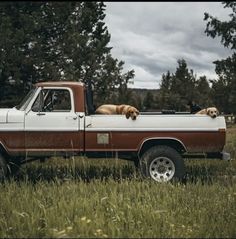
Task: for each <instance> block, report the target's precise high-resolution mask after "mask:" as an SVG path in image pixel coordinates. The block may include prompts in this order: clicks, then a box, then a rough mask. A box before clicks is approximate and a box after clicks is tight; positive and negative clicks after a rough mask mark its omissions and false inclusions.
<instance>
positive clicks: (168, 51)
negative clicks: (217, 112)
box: [105, 2, 231, 89]
mask: <svg viewBox="0 0 236 239" xmlns="http://www.w3.org/2000/svg"><path fill="white" fill-rule="evenodd" d="M105 4H106V18H105V22H106V25H107V27H108V31H109V33H110V34H111V42H110V45H111V46H112V47H113V49H112V55H113V57H115V58H118V59H119V60H123V61H125V67H124V70H125V71H127V70H131V69H134V70H135V78H134V84H133V85H130V87H135V88H149V89H151V88H159V83H160V80H161V76H162V74H163V73H166V72H167V71H168V70H169V71H170V72H171V73H174V72H175V70H176V67H177V60H178V59H185V60H186V61H187V64H188V68H189V69H193V70H194V73H195V74H197V76H198V77H199V76H201V75H206V76H207V77H208V78H211V79H213V78H216V74H215V66H214V64H213V63H212V62H213V61H214V60H217V59H223V58H225V57H227V56H229V55H230V54H231V53H230V51H229V50H228V49H225V48H224V47H223V45H222V44H221V43H220V38H216V39H212V38H211V37H208V36H207V35H206V34H205V33H204V31H205V28H206V21H203V18H204V12H208V13H210V14H211V15H213V16H217V17H218V19H220V20H227V19H229V17H228V15H229V13H231V12H230V9H225V8H223V4H221V3H220V2H105Z"/></svg>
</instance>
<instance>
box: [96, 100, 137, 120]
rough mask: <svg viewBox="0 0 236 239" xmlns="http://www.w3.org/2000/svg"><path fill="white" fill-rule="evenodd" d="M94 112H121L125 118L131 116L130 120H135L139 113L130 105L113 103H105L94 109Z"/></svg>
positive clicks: (106, 113) (107, 113)
mask: <svg viewBox="0 0 236 239" xmlns="http://www.w3.org/2000/svg"><path fill="white" fill-rule="evenodd" d="M95 113H96V114H105V115H113V114H121V115H125V116H126V118H127V119H129V118H130V117H131V119H132V120H136V118H137V116H138V115H139V111H138V110H137V109H136V108H135V107H134V106H131V105H125V104H122V105H113V104H106V105H101V106H99V107H98V108H97V109H96V111H95Z"/></svg>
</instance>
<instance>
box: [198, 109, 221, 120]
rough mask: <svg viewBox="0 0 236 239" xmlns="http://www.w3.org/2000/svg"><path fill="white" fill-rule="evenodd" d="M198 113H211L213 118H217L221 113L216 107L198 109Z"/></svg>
mask: <svg viewBox="0 0 236 239" xmlns="http://www.w3.org/2000/svg"><path fill="white" fill-rule="evenodd" d="M196 114H200V115H209V116H210V117H211V118H216V116H218V115H219V111H218V109H216V108H215V107H209V108H206V109H202V110H200V111H198V112H197V113H196Z"/></svg>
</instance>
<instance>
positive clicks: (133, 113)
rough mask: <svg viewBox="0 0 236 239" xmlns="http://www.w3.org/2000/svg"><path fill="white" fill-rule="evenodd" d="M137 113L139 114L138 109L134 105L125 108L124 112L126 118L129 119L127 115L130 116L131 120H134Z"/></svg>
mask: <svg viewBox="0 0 236 239" xmlns="http://www.w3.org/2000/svg"><path fill="white" fill-rule="evenodd" d="M138 115H139V111H138V110H137V109H136V108H135V107H133V106H129V107H128V108H127V111H126V114H125V116H126V118H127V119H129V117H131V119H132V120H136V118H137V116H138Z"/></svg>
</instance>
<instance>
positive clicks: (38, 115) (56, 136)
mask: <svg viewBox="0 0 236 239" xmlns="http://www.w3.org/2000/svg"><path fill="white" fill-rule="evenodd" d="M80 138H81V137H80V136H79V117H78V115H77V114H76V113H75V109H74V97H73V91H72V90H71V89H70V88H67V87H58V88H50V87H45V88H42V89H41V91H40V92H39V94H38V96H37V98H36V100H35V101H34V103H33V104H32V106H31V108H30V110H28V111H27V112H26V115H25V145H26V151H27V152H28V153H30V152H34V151H37V152H38V151H40V152H48V151H49V152H52V151H79V150H80V148H82V147H83V145H80Z"/></svg>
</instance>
